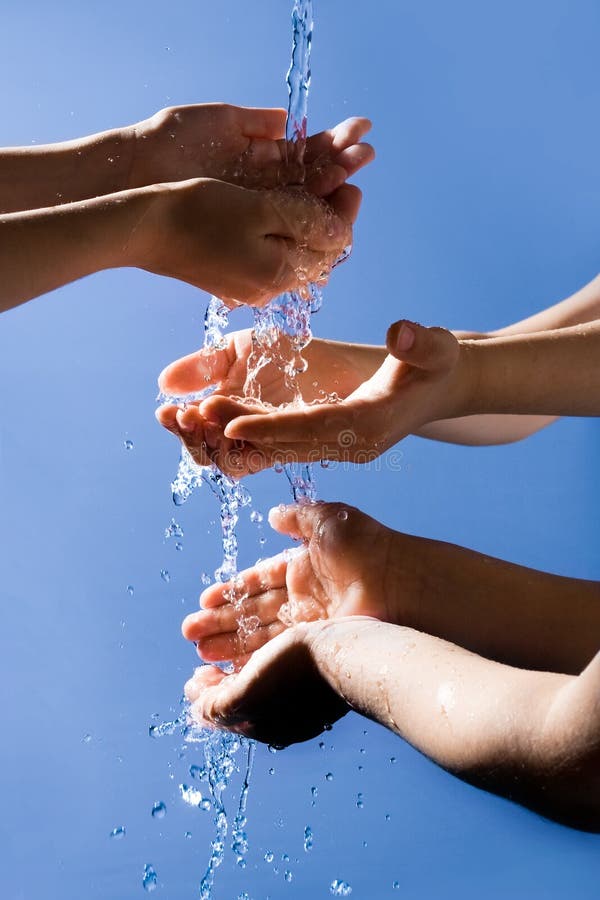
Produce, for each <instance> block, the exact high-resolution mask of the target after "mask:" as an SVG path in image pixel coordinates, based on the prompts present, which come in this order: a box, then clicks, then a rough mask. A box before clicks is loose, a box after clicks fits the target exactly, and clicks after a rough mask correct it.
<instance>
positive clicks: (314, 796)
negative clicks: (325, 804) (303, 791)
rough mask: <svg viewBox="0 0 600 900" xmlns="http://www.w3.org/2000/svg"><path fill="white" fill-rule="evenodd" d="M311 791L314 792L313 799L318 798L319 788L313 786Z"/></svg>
mask: <svg viewBox="0 0 600 900" xmlns="http://www.w3.org/2000/svg"><path fill="white" fill-rule="evenodd" d="M310 793H311V794H312V797H313V799H316V798H317V797H318V796H319V789H318V788H316V787H314V786H313V787H311V789H310Z"/></svg>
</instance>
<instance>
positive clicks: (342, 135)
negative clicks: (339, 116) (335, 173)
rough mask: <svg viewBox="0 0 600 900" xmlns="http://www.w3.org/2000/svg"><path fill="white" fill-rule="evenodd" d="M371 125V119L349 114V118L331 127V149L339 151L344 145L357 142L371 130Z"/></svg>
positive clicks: (344, 147)
mask: <svg viewBox="0 0 600 900" xmlns="http://www.w3.org/2000/svg"><path fill="white" fill-rule="evenodd" d="M371 127H372V123H371V120H370V119H367V118H365V117H364V116H351V117H350V118H349V119H345V120H344V121H343V122H340V123H339V125H336V126H335V127H334V128H333V129H332V133H333V141H332V149H333V150H334V151H335V152H336V153H339V152H340V151H342V150H345V149H346V147H350V146H352V144H356V143H358V141H360V140H361V138H363V137H364V136H365V134H367V132H368V131H370V130H371Z"/></svg>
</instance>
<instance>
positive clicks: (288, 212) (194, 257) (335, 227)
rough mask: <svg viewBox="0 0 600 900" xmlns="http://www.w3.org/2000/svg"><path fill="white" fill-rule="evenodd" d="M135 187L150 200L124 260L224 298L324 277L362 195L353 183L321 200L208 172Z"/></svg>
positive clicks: (254, 298)
mask: <svg viewBox="0 0 600 900" xmlns="http://www.w3.org/2000/svg"><path fill="white" fill-rule="evenodd" d="M141 190H142V191H144V192H146V193H147V194H148V196H149V197H150V202H149V204H148V207H147V209H146V212H145V214H144V215H143V216H142V217H141V218H140V220H139V222H138V224H137V226H136V228H135V229H134V233H133V234H132V237H131V240H130V246H129V249H128V258H129V260H130V264H131V265H136V266H139V267H140V268H144V269H148V270H149V271H152V272H155V273H157V274H160V275H169V276H171V277H174V278H179V279H180V280H182V281H187V282H189V283H190V284H193V285H195V286H197V287H201V288H203V289H204V290H206V291H209V292H211V293H213V294H216V295H217V296H219V297H221V298H222V299H223V300H224V302H226V303H233V302H236V301H237V302H243V303H251V304H255V305H262V304H264V303H266V302H267V301H268V300H270V299H271V298H272V297H274V296H276V295H277V294H280V293H281V292H282V291H287V290H293V289H300V288H302V287H303V286H305V284H306V283H309V282H319V281H320V282H322V281H324V280H325V279H326V277H327V275H328V274H329V271H330V269H331V267H332V266H333V264H334V262H335V261H336V259H338V258H339V256H340V254H341V252H342V251H343V249H344V248H345V247H346V246H347V245H348V244H349V243H350V241H351V234H352V229H351V225H352V223H353V222H354V220H355V219H356V216H357V215H358V209H359V207H360V200H361V193H360V191H359V189H358V188H356V187H354V186H353V185H342V187H340V188H338V189H337V190H336V191H335V192H334V193H333V194H332V195H331V196H330V197H329V202H328V203H325V201H323V200H320V199H318V198H316V197H314V196H313V195H311V194H308V193H306V192H305V191H301V190H298V189H287V190H271V191H266V190H260V191H254V190H249V189H246V188H243V187H238V186H237V185H233V184H228V183H227V182H224V181H216V180H214V179H192V180H190V181H181V182H173V183H170V184H163V185H157V186H156V187H153V188H147V189H141ZM131 193H133V194H135V193H136V192H135V191H134V192H131Z"/></svg>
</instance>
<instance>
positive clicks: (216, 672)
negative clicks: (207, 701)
mask: <svg viewBox="0 0 600 900" xmlns="http://www.w3.org/2000/svg"><path fill="white" fill-rule="evenodd" d="M224 677H225V673H224V672H222V671H221V670H220V669H217V668H216V667H215V666H198V668H197V669H196V670H195V671H194V674H193V675H192V677H191V678H190V679H189V681H186V683H185V686H184V688H183V692H184V694H185V696H186V699H187V700H189V702H190V703H194V702H195V701H196V700H197V699H198V697H199V696H200V694H201V693H202V691H203V690H205V689H206V688H207V687H211V686H214V685H216V684H219V683H220V682H221V681H222V680H223V678H224Z"/></svg>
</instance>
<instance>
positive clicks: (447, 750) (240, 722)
mask: <svg viewBox="0 0 600 900" xmlns="http://www.w3.org/2000/svg"><path fill="white" fill-rule="evenodd" d="M303 678H304V682H305V687H306V690H305V692H304V694H303V692H302V683H303ZM288 688H290V691H288ZM186 693H187V696H188V699H190V701H191V702H192V704H193V705H192V714H193V716H194V717H195V718H196V719H198V720H200V721H205V722H208V723H210V724H213V725H219V726H224V727H226V728H230V729H232V730H234V731H238V732H240V733H243V734H247V735H249V736H251V737H255V738H256V739H258V740H261V741H265V742H269V743H273V744H276V745H277V744H280V745H285V744H289V743H293V742H295V741H298V740H306V739H308V738H310V737H312V736H313V735H314V734H317V733H318V732H319V731H320V730H322V729H323V728H324V727H325V726H326V725H327V724H331V722H333V721H335V720H336V719H337V718H339V717H340V716H342V715H343V714H344V712H346V711H348V709H354V710H356V711H357V712H360V713H362V714H363V715H366V716H368V717H369V718H372V719H374V720H376V721H378V722H381V723H382V724H384V725H386V726H387V727H388V728H390V729H392V730H393V731H395V732H396V733H397V734H398V735H400V736H401V737H402V738H404V739H405V740H407V741H408V742H409V743H411V744H412V745H413V746H414V747H416V748H417V749H418V750H420V751H421V752H422V753H424V754H426V755H427V756H429V757H430V758H431V759H433V760H434V761H435V762H437V763H439V764H440V765H441V766H443V767H444V768H446V769H448V770H449V771H450V772H452V773H454V774H455V775H457V776H458V777H460V778H463V779H465V780H467V781H470V782H472V783H473V784H476V785H478V786H480V787H483V788H485V789H486V790H490V791H494V792H496V793H499V794H502V795H504V796H507V797H509V798H510V799H513V800H516V801H517V802H520V803H523V804H525V805H527V806H529V807H531V808H532V809H534V810H537V811H538V812H540V813H542V814H543V815H546V816H549V817H551V818H554V819H558V820H559V821H561V822H564V823H565V824H568V825H570V826H572V827H576V828H583V829H587V830H591V831H600V702H599V701H598V697H599V696H600V655H598V656H596V657H595V659H594V660H593V661H592V662H591V663H590V665H589V666H588V667H587V668H586V669H585V670H584V671H583V672H582V674H581V675H579V676H576V677H572V676H567V675H557V674H554V673H549V672H530V671H526V670H522V669H515V668H511V667H508V666H505V665H502V664H499V663H495V662H490V661H489V660H486V659H484V658H482V657H480V656H476V655H475V654H472V653H469V652H468V651H466V650H463V649H462V648H461V647H458V646H455V645H453V644H449V643H447V642H445V641H443V640H440V639H438V638H435V637H431V636H430V635H427V634H423V633H421V632H418V631H414V630H412V629H410V628H406V627H401V626H395V625H388V624H384V623H381V622H377V621H375V620H371V619H364V618H355V617H354V618H347V619H339V620H334V621H329V622H311V623H304V624H300V625H296V626H294V627H293V628H290V629H288V631H286V632H284V633H283V634H281V635H280V636H279V637H276V638H275V639H274V640H272V641H270V642H269V643H268V644H266V645H265V646H264V647H263V648H262V649H261V650H259V651H257V652H256V653H255V654H254V655H253V656H252V657H251V659H250V661H249V662H248V663H247V665H246V666H245V667H244V669H243V670H242V671H241V672H240V673H238V674H236V675H230V676H226V675H223V673H222V672H221V671H220V670H217V669H213V668H209V667H203V668H201V669H199V670H197V672H196V675H195V676H194V678H193V679H191V681H190V682H188V684H187V685H186Z"/></svg>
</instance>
